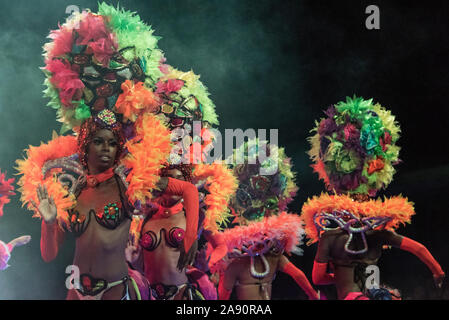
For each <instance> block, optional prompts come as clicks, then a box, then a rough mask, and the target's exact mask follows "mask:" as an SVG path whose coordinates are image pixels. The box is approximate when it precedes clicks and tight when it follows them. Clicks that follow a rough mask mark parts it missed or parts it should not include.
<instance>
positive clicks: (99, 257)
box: [35, 121, 198, 299]
mask: <svg viewBox="0 0 449 320" xmlns="http://www.w3.org/2000/svg"><path fill="white" fill-rule="evenodd" d="M85 123H86V124H89V123H93V122H90V121H87V122H85ZM82 129H83V128H82ZM83 138H86V139H82V140H80V141H79V143H80V150H81V151H80V158H86V159H87V162H86V163H87V168H86V169H87V171H88V173H89V175H87V177H86V179H85V181H86V183H85V184H84V183H80V184H79V185H78V189H79V193H78V194H75V196H76V197H77V199H76V206H75V207H74V208H73V209H70V210H69V211H68V218H69V222H70V226H69V227H68V228H67V227H66V229H67V230H70V231H72V232H74V234H75V236H76V237H77V241H76V250H75V257H74V261H73V264H74V265H76V266H78V267H79V269H80V273H81V274H82V275H81V285H82V288H81V289H80V290H73V289H72V290H69V292H68V296H67V298H68V299H77V298H78V299H83V298H84V297H85V296H90V297H93V298H96V299H101V298H104V299H119V298H121V299H129V298H131V299H135V298H136V297H138V290H137V286H136V284H135V283H134V281H133V279H130V278H129V276H128V266H127V264H126V260H125V256H124V252H125V251H124V250H125V247H126V243H127V240H128V234H129V228H130V224H131V215H132V213H133V208H132V207H131V206H130V204H129V202H128V201H127V197H126V194H125V186H124V183H123V181H122V180H120V178H119V176H118V175H117V174H115V173H114V163H115V162H116V161H117V160H118V159H119V156H120V152H118V151H119V150H120V149H121V148H122V147H121V142H120V138H118V137H117V136H116V135H114V131H112V130H109V129H107V128H106V127H101V126H99V127H96V126H95V125H94V128H91V129H89V130H88V133H87V137H83ZM83 148H86V152H85V153H83V151H82V150H83ZM83 154H85V157H84V156H83ZM156 186H157V187H158V188H159V189H161V190H164V192H165V193H166V194H171V195H179V196H182V197H183V199H184V205H185V207H186V208H187V209H186V211H187V212H188V213H187V215H188V216H193V215H195V214H197V212H198V193H197V189H196V188H195V186H193V185H191V184H188V183H185V182H182V181H177V180H174V179H168V178H161V179H160V180H159V181H158V182H157V184H156ZM38 200H39V206H38V205H36V204H35V205H36V207H38V210H39V212H40V214H41V215H42V218H43V222H42V236H41V251H42V257H43V259H44V260H45V261H47V262H48V261H51V260H52V259H54V258H55V257H56V255H57V252H58V248H59V246H60V245H61V243H62V238H63V231H62V230H61V229H60V228H58V226H57V224H56V223H55V221H56V217H57V209H56V205H55V202H54V199H53V198H52V197H51V196H49V194H48V192H47V190H46V188H45V187H44V186H43V187H39V188H38ZM195 212H196V213H195ZM119 284H123V288H121V287H120V286H119ZM131 284H132V285H133V287H134V290H132V291H129V290H128V287H129V286H130V285H131Z"/></svg>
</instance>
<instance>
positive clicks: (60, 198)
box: [18, 3, 199, 300]
mask: <svg viewBox="0 0 449 320" xmlns="http://www.w3.org/2000/svg"><path fill="white" fill-rule="evenodd" d="M99 7H100V10H99V13H98V14H94V13H92V12H90V11H83V12H82V13H78V14H74V15H73V16H72V17H71V18H69V19H68V21H67V22H66V23H65V24H63V25H61V26H60V27H59V29H58V30H56V31H52V32H51V34H50V38H51V39H52V41H51V42H50V43H48V44H46V45H45V46H44V49H45V63H46V67H45V68H44V71H45V73H46V75H47V79H46V81H45V84H46V85H47V87H48V88H47V89H46V90H45V95H46V96H48V97H50V98H51V101H50V105H51V106H53V107H54V108H55V109H57V111H58V117H59V120H60V121H61V122H63V127H62V132H66V131H67V130H70V129H71V130H73V131H74V132H75V134H76V137H74V136H72V135H67V136H59V137H58V136H57V135H54V137H53V139H52V140H51V141H50V142H49V143H47V144H42V145H41V146H39V147H30V149H29V150H27V157H26V159H25V160H19V161H18V169H19V172H20V173H21V174H22V175H23V176H22V178H21V179H20V181H19V184H20V185H21V192H22V201H23V202H24V204H26V205H27V207H28V208H29V209H31V210H34V211H35V216H36V217H41V218H42V226H41V254H42V258H43V259H44V260H45V261H47V262H49V261H51V260H53V259H54V258H55V257H56V256H57V254H58V250H59V247H60V246H61V244H62V242H63V239H64V236H65V234H66V232H71V233H72V234H73V235H74V236H75V237H76V248H75V256H74V259H73V265H75V266H77V267H78V268H79V271H80V274H81V279H80V286H81V287H80V288H69V290H68V294H67V299H87V300H99V299H114V300H116V299H141V298H142V299H145V298H148V293H149V291H148V283H147V282H146V280H145V279H144V278H143V277H142V276H141V275H140V274H139V273H137V272H134V271H133V270H129V268H128V265H127V263H126V259H125V248H126V245H127V242H128V237H129V229H130V225H131V219H132V215H133V214H135V213H139V209H140V208H141V207H143V206H145V205H147V204H148V203H149V202H150V201H151V198H152V196H151V193H152V192H153V190H154V189H158V190H161V191H162V192H164V193H166V194H169V195H178V196H181V197H182V198H183V199H184V207H185V211H186V219H187V220H188V223H187V228H186V232H185V233H186V234H185V237H184V239H183V246H182V248H183V249H185V250H186V251H187V252H188V251H189V249H190V248H191V247H192V244H193V243H194V241H195V238H196V231H197V224H198V202H199V201H198V191H197V189H196V187H195V186H194V185H192V184H190V183H187V182H185V181H180V180H176V179H172V178H166V177H164V178H161V177H160V176H159V169H160V167H161V166H163V165H164V164H166V163H167V160H168V158H169V154H170V150H171V144H170V131H169V130H168V128H167V127H166V126H165V125H164V124H163V123H162V122H161V120H159V119H158V118H157V117H156V116H155V115H154V113H156V112H157V108H158V107H159V100H158V98H157V97H156V95H155V94H154V92H153V90H152V87H153V86H154V84H155V83H156V82H157V79H158V78H159V77H160V76H161V75H162V74H163V73H162V72H161V71H160V69H159V67H161V64H162V61H163V56H162V53H161V51H160V50H158V49H157V46H156V44H157V38H156V37H154V36H153V35H152V33H153V30H152V29H151V28H150V27H149V26H147V25H146V24H144V23H143V22H142V21H140V18H139V17H138V16H137V15H135V14H134V13H131V12H128V11H125V10H123V9H118V8H114V7H111V6H108V5H106V4H104V3H103V4H100V5H99Z"/></svg>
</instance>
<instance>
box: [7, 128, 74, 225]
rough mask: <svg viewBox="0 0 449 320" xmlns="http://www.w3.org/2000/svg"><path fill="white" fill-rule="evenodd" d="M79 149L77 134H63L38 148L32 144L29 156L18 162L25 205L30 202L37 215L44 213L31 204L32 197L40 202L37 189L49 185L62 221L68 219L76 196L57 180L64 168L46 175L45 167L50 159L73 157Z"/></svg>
mask: <svg viewBox="0 0 449 320" xmlns="http://www.w3.org/2000/svg"><path fill="white" fill-rule="evenodd" d="M76 150H77V140H76V138H75V137H74V136H60V137H56V138H54V139H53V140H51V141H49V142H48V143H46V144H45V143H41V145H40V146H38V147H33V146H30V147H29V149H26V150H25V152H26V157H25V159H24V160H17V161H16V163H17V165H18V166H17V168H16V169H17V170H18V171H19V173H18V174H19V175H22V177H21V178H20V179H19V182H18V183H17V184H18V185H19V186H20V188H19V191H20V192H21V196H20V200H21V201H22V206H25V205H26V206H27V209H28V210H31V211H34V214H33V217H40V214H39V213H38V212H37V210H36V208H34V206H33V205H32V204H31V200H33V201H34V202H35V203H36V204H37V205H39V200H38V198H37V192H36V189H37V187H38V186H40V185H45V186H46V187H47V191H48V194H49V195H51V197H52V198H53V199H54V201H55V204H56V208H57V215H58V216H57V218H58V221H59V222H60V221H61V220H62V221H68V213H67V210H68V209H70V208H73V207H74V206H75V204H76V199H75V197H74V196H73V195H71V194H69V192H68V190H67V189H66V188H64V187H63V186H62V185H61V184H60V183H59V182H58V181H57V178H56V176H55V174H56V173H57V172H60V169H54V170H52V171H51V172H50V174H48V176H47V177H46V178H44V177H43V175H42V167H43V165H44V164H45V162H47V161H48V160H54V159H58V158H62V157H68V156H71V155H73V154H75V153H76Z"/></svg>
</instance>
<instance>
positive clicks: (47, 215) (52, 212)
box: [31, 185, 57, 223]
mask: <svg viewBox="0 0 449 320" xmlns="http://www.w3.org/2000/svg"><path fill="white" fill-rule="evenodd" d="M37 198H38V200H39V206H37V205H36V203H35V202H34V201H33V200H31V204H32V205H33V206H34V207H35V208H36V209H37V210H38V211H39V213H40V215H41V217H42V219H44V221H45V222H46V223H52V222H53V221H55V220H56V213H57V210H56V204H55V201H54V200H53V198H52V197H51V196H49V195H48V192H47V188H46V187H45V186H43V185H40V186H39V187H38V188H37Z"/></svg>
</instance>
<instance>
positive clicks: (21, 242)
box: [9, 236, 31, 247]
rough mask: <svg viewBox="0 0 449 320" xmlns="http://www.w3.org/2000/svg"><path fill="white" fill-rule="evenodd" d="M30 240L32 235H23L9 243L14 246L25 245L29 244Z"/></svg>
mask: <svg viewBox="0 0 449 320" xmlns="http://www.w3.org/2000/svg"><path fill="white" fill-rule="evenodd" d="M30 240H31V236H21V237H18V238H15V239H14V240H11V241H10V242H9V244H10V245H12V247H16V246H23V245H25V244H27V243H28V242H30Z"/></svg>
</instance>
